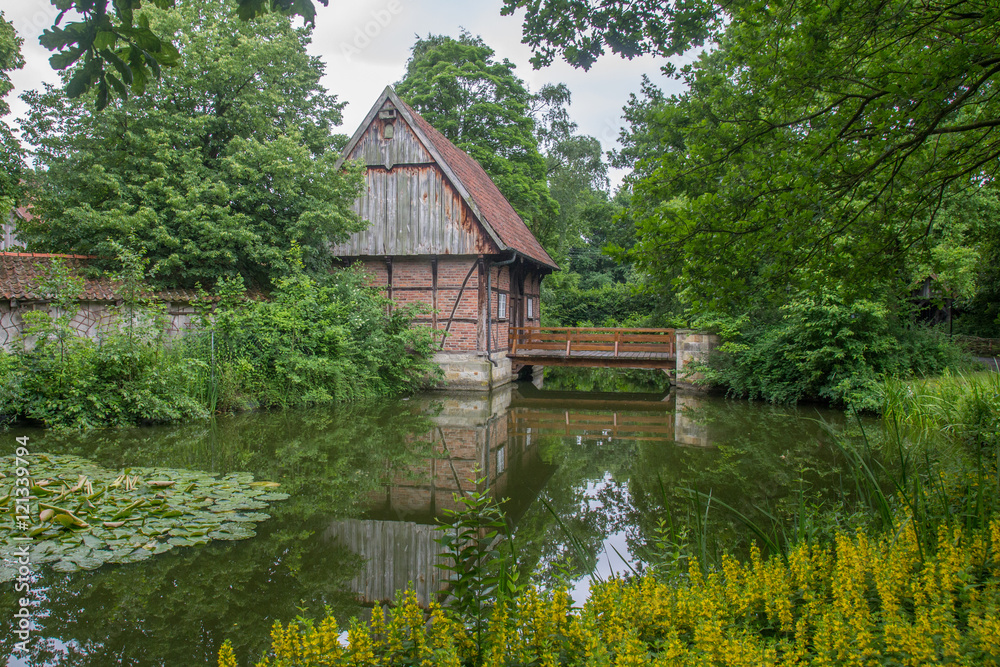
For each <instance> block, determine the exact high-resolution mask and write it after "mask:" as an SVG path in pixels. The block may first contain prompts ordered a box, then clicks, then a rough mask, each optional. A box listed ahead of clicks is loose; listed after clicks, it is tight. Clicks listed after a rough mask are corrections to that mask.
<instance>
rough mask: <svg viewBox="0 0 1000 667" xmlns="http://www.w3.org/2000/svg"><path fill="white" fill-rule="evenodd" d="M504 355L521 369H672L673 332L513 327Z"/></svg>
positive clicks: (674, 363) (667, 330)
mask: <svg viewBox="0 0 1000 667" xmlns="http://www.w3.org/2000/svg"><path fill="white" fill-rule="evenodd" d="M507 356H508V357H509V358H510V359H511V361H513V362H514V363H515V364H519V365H522V366H531V365H538V366H591V367H607V368H662V369H671V368H675V367H676V359H677V354H676V350H675V349H674V330H673V329H613V328H604V327H514V328H511V331H510V352H508V353H507Z"/></svg>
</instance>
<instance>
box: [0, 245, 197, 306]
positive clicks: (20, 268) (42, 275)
mask: <svg viewBox="0 0 1000 667" xmlns="http://www.w3.org/2000/svg"><path fill="white" fill-rule="evenodd" d="M54 258H60V259H62V260H63V261H64V262H65V263H66V266H67V267H68V268H69V270H70V273H72V274H73V275H75V276H78V277H80V278H83V293H82V294H80V295H79V298H80V299H81V300H83V301H118V300H120V299H121V298H122V297H121V293H120V291H119V290H120V289H121V283H120V282H116V281H114V280H112V279H111V278H110V277H109V276H107V275H100V276H97V277H91V276H88V275H87V272H86V271H85V269H86V266H87V260H89V259H93V256H91V255H55V254H49V253H34V252H0V298H3V299H17V300H20V301H33V300H45V299H48V298H50V297H49V296H48V295H46V294H44V293H43V292H42V290H41V285H42V283H43V282H44V281H45V279H46V278H47V276H48V273H49V267H50V266H51V263H52V260H53V259H54ZM146 296H148V297H151V298H154V299H158V300H161V301H193V300H195V299H196V298H197V296H198V295H197V293H196V292H194V291H193V290H166V291H162V292H152V293H149V294H147V295H146Z"/></svg>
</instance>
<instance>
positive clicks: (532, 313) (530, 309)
mask: <svg viewBox="0 0 1000 667" xmlns="http://www.w3.org/2000/svg"><path fill="white" fill-rule="evenodd" d="M534 302H535V300H534V299H532V298H531V297H530V296H529V297H528V319H529V320H533V319H535V309H534V308H533V306H534Z"/></svg>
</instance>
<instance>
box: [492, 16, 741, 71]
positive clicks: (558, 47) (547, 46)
mask: <svg viewBox="0 0 1000 667" xmlns="http://www.w3.org/2000/svg"><path fill="white" fill-rule="evenodd" d="M742 4H752V3H741V5H742ZM723 6H725V10H726V11H727V12H730V11H736V10H738V7H739V6H740V5H735V3H731V2H714V1H713V0H681V1H676V0H673V1H669V0H668V1H666V2H664V0H602V1H601V2H598V3H591V2H582V1H581V0H504V8H503V10H502V13H503V14H505V15H509V14H513V13H514V12H515V11H516V10H518V9H521V8H523V9H525V10H527V11H526V13H525V19H524V40H523V41H524V42H525V43H526V44H528V45H529V46H531V47H532V49H534V51H535V56H534V57H533V58H532V60H531V62H532V64H533V65H534V66H535V67H536V68H537V67H544V66H546V65H551V64H552V61H553V60H555V57H556V56H557V55H559V54H561V55H562V56H563V57H564V58H565V59H566V62H568V63H570V64H571V65H573V66H574V67H582V68H583V69H590V66H591V65H593V64H594V62H595V61H596V60H597V59H598V58H599V57H601V56H602V55H604V53H605V47H608V48H610V49H611V51H612V52H613V53H616V54H618V55H620V56H624V57H626V58H629V59H631V58H634V57H636V56H638V55H642V54H644V53H655V54H658V55H662V56H671V55H675V54H678V53H683V52H685V51H687V50H688V49H690V48H693V47H699V46H702V45H703V44H705V43H706V42H707V41H708V40H710V39H711V38H712V37H714V36H716V35H717V34H718V31H719V30H720V28H721V26H722V25H723V21H724V17H723V15H722V10H723Z"/></svg>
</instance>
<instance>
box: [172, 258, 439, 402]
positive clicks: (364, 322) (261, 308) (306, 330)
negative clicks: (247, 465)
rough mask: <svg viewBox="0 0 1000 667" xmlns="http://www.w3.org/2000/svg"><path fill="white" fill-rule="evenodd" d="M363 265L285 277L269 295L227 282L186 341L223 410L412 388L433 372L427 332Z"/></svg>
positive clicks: (429, 379) (420, 385) (354, 397)
mask: <svg viewBox="0 0 1000 667" xmlns="http://www.w3.org/2000/svg"><path fill="white" fill-rule="evenodd" d="M366 281H367V276H366V275H365V274H364V273H363V272H362V271H361V270H360V269H350V270H345V271H336V272H334V273H332V274H330V275H329V276H324V277H322V278H318V279H317V278H313V277H310V276H306V275H304V274H300V275H296V276H292V277H289V278H285V279H283V280H281V281H279V282H278V285H277V287H276V289H275V290H274V291H273V292H272V293H271V295H270V298H269V299H267V300H262V299H261V300H249V301H248V300H244V299H239V298H236V296H237V295H238V294H239V290H238V289H236V290H235V291H234V288H233V286H232V285H229V286H227V287H225V288H224V290H223V292H224V294H223V298H222V301H221V303H220V304H219V307H218V308H217V309H216V312H215V319H214V321H213V322H212V323H211V324H210V325H209V327H207V328H206V329H205V330H204V331H203V332H202V333H201V334H200V335H196V336H193V337H190V339H189V340H187V341H186V344H187V345H188V349H189V350H190V352H189V353H190V354H193V355H197V356H199V357H200V358H202V359H205V358H208V359H209V361H210V363H212V364H213V369H212V370H213V371H214V374H215V375H214V377H216V378H217V379H218V382H219V388H218V392H217V394H218V397H219V398H218V400H219V401H220V406H221V407H222V408H223V409H232V408H236V407H239V406H241V405H246V404H248V403H250V404H258V405H262V406H280V407H288V406H292V405H312V404H320V403H328V402H334V401H351V400H357V399H362V398H371V397H376V396H387V395H390V394H397V393H412V392H413V391H415V390H418V389H421V388H423V387H424V386H426V385H427V384H428V383H430V382H432V381H434V380H435V379H436V377H437V372H438V371H437V368H436V367H435V366H434V365H433V364H432V363H431V362H430V361H429V359H430V357H431V355H432V354H433V351H434V343H433V337H432V335H431V331H430V330H429V329H427V328H425V327H413V326H412V322H413V317H414V315H415V313H416V311H415V310H414V309H412V308H398V307H394V308H393V309H392V312H391V314H387V313H388V310H389V304H390V302H389V300H388V299H386V298H385V297H383V296H382V295H381V294H380V293H379V292H378V290H377V288H374V287H369V286H367V284H366Z"/></svg>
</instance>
